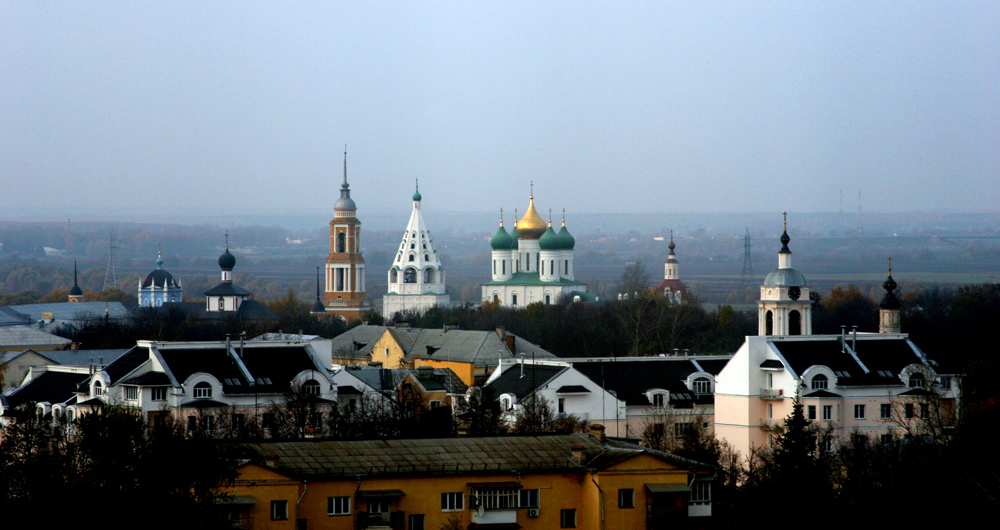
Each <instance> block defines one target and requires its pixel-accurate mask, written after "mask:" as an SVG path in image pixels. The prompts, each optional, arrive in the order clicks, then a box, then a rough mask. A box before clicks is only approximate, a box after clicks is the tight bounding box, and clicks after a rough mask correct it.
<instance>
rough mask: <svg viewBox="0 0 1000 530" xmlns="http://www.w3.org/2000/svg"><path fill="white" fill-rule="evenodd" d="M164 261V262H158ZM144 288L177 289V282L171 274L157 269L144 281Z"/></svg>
mask: <svg viewBox="0 0 1000 530" xmlns="http://www.w3.org/2000/svg"><path fill="white" fill-rule="evenodd" d="M158 261H163V260H158ZM142 286H143V287H144V288H145V287H177V281H176V280H174V276H173V275H172V274H170V273H169V272H167V271H165V270H163V269H162V268H159V267H157V268H156V269H155V270H153V272H151V273H149V274H148V275H147V276H146V279H145V280H143V281H142Z"/></svg>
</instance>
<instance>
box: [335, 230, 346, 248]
mask: <svg viewBox="0 0 1000 530" xmlns="http://www.w3.org/2000/svg"><path fill="white" fill-rule="evenodd" d="M345 250H347V237H346V236H345V235H344V233H343V232H340V233H339V234H337V252H344V251H345Z"/></svg>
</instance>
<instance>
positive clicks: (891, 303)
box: [878, 265, 900, 309]
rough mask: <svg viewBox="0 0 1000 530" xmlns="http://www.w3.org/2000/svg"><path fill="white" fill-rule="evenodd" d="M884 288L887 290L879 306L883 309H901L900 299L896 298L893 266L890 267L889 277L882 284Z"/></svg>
mask: <svg viewBox="0 0 1000 530" xmlns="http://www.w3.org/2000/svg"><path fill="white" fill-rule="evenodd" d="M882 288H883V289H885V296H883V297H882V301H881V302H879V304H878V306H879V308H881V309H899V307H900V304H899V298H896V293H893V291H895V290H896V280H893V279H892V265H889V277H888V278H886V279H885V281H884V282H882Z"/></svg>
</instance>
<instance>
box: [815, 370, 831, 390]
mask: <svg viewBox="0 0 1000 530" xmlns="http://www.w3.org/2000/svg"><path fill="white" fill-rule="evenodd" d="M829 384H830V380H829V379H827V377H826V376H825V375H823V374H816V375H814V376H813V378H812V383H811V387H812V389H813V390H826V389H827V387H828V386H829Z"/></svg>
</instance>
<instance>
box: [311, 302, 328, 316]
mask: <svg viewBox="0 0 1000 530" xmlns="http://www.w3.org/2000/svg"><path fill="white" fill-rule="evenodd" d="M309 311H310V312H312V313H326V306H325V305H323V302H322V301H320V299H319V298H317V299H316V301H315V302H313V305H312V309H310V310H309Z"/></svg>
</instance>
